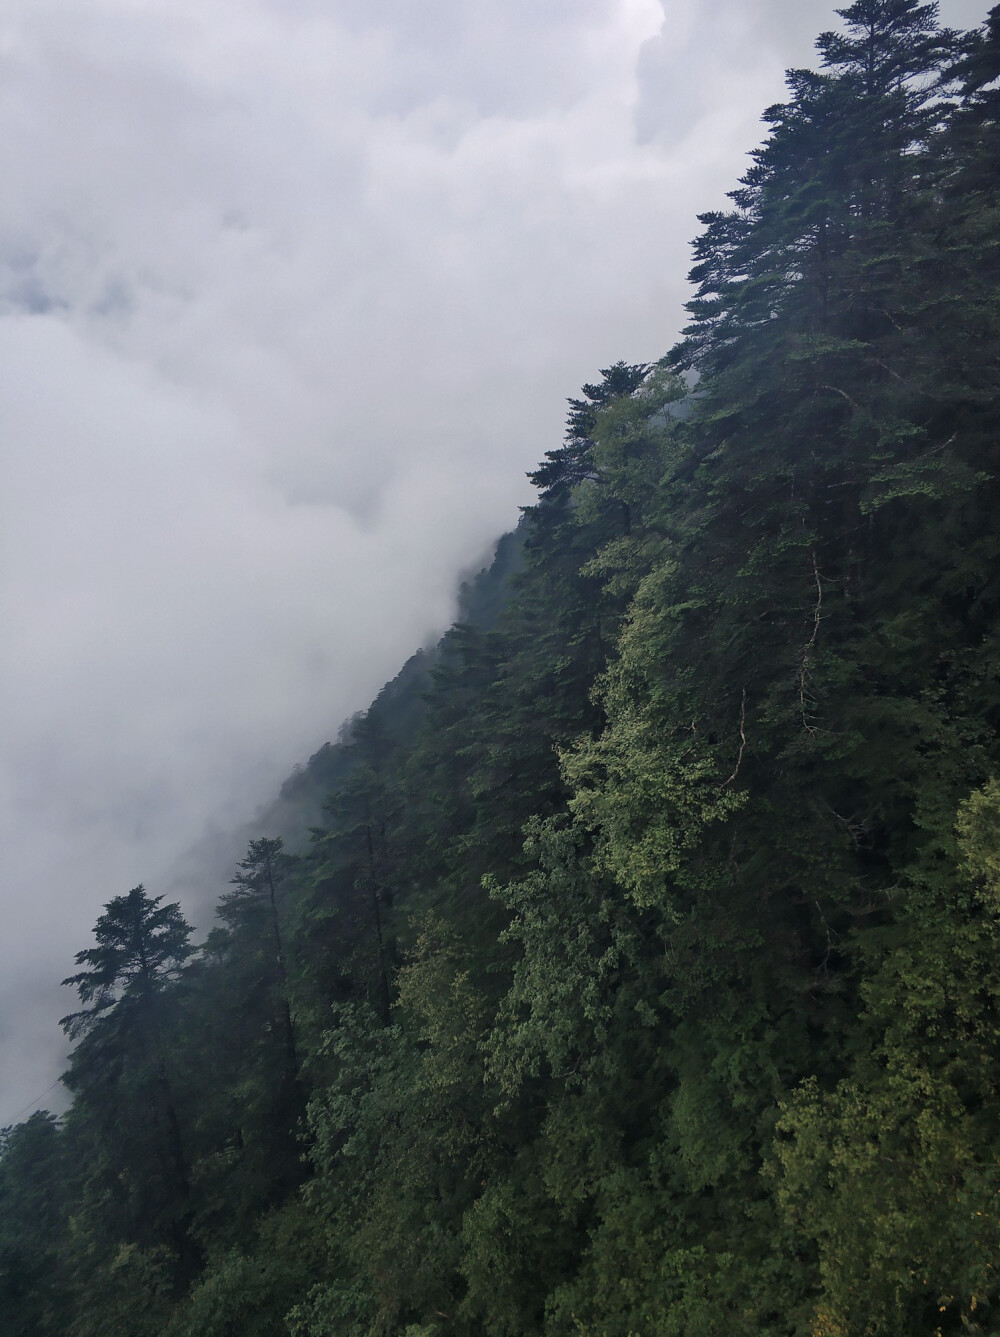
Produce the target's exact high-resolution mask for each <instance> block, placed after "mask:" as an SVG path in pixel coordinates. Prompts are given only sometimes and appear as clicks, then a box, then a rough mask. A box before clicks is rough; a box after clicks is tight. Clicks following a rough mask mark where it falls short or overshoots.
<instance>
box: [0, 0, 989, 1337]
mask: <svg viewBox="0 0 1000 1337" xmlns="http://www.w3.org/2000/svg"><path fill="white" fill-rule="evenodd" d="M838 12H839V13H840V14H841V17H842V18H843V20H844V27H843V30H842V31H841V32H839V33H836V34H834V33H825V34H823V35H822V36H821V37H820V39H819V42H818V47H819V52H820V55H821V63H820V68H819V70H818V71H815V72H814V71H806V70H796V71H794V72H792V74H791V75H790V77H789V95H788V101H787V102H785V103H783V104H781V105H778V106H774V107H772V108H770V109H769V110H768V112H767V113H766V117H765V119H766V121H767V122H768V124H769V126H770V133H769V136H768V138H767V140H766V142H765V143H764V145H763V146H762V147H761V148H760V149H759V150H757V152H756V153H755V154H754V161H753V165H752V167H751V168H750V170H749V172H748V173H747V175H746V177H745V178H744V180H743V182H742V184H741V186H740V188H739V189H738V190H736V191H735V192H734V193H733V195H732V203H733V207H732V209H731V210H729V211H728V212H724V213H723V212H720V213H713V214H709V215H706V216H704V217H703V219H702V220H701V221H702V223H703V224H704V230H703V232H702V234H701V237H700V239H699V240H698V241H697V243H696V267H695V269H694V271H693V278H694V281H695V283H696V284H697V294H696V296H695V298H694V300H693V301H692V303H691V307H690V309H691V314H692V323H691V325H690V327H689V329H688V330H687V332H686V335H685V338H684V340H683V342H681V343H680V344H679V346H678V347H676V348H675V349H674V350H673V351H672V352H671V353H670V354H669V356H668V357H666V358H664V359H663V360H662V361H661V362H659V363H657V364H655V365H653V366H645V365H639V366H635V365H629V364H626V363H618V364H617V365H615V366H613V367H610V368H608V369H607V370H606V371H604V372H603V373H602V377H603V379H602V380H601V381H600V382H599V383H597V384H594V385H587V386H585V387H584V390H583V397H582V398H580V399H577V400H572V401H570V402H571V412H570V416H569V425H568V430H567V436H566V440H565V443H564V444H563V445H562V446H561V447H560V448H559V449H556V450H553V451H552V452H550V453H549V455H548V456H547V457H546V460H545V461H544V463H543V464H542V465H541V466H540V468H539V469H538V471H537V473H536V474H535V475H534V481H535V483H536V484H537V485H538V487H539V490H540V497H539V500H538V503H537V505H535V506H533V507H532V508H530V509H529V510H528V511H527V512H526V513H525V515H524V518H523V520H522V523H521V525H520V526H519V528H518V531H517V533H516V534H515V535H511V536H508V537H507V538H506V539H505V540H503V541H502V543H501V545H500V548H499V550H498V555H497V560H496V562H495V564H494V567H493V569H492V570H491V571H490V572H489V573H486V574H484V575H483V576H482V577H481V578H480V579H479V580H478V581H477V582H476V583H475V584H474V585H473V587H472V588H471V589H470V590H468V591H467V592H466V598H465V605H464V608H465V611H464V614H463V620H462V621H461V622H460V623H459V624H457V625H456V626H454V627H453V628H452V629H451V631H450V632H449V633H448V634H447V635H446V636H445V637H444V639H443V641H442V642H441V644H440V645H439V647H438V648H437V650H436V651H435V652H434V653H433V654H425V655H422V656H419V657H418V658H417V659H415V660H414V661H411V663H410V664H409V665H408V666H407V668H406V670H404V673H403V674H402V675H401V676H400V678H399V679H397V680H396V682H395V683H393V684H390V686H389V687H388V688H386V689H385V691H383V693H382V694H381V695H380V697H379V698H378V699H377V700H376V702H375V703H374V704H373V705H372V707H371V708H370V709H369V710H368V711H367V712H366V713H365V714H364V715H362V716H360V717H359V718H357V719H356V720H354V721H352V723H351V724H350V726H349V727H348V729H347V730H346V731H345V733H344V736H343V737H342V739H341V741H340V742H339V743H338V744H337V745H335V746H334V747H328V748H326V749H324V750H323V752H322V753H320V754H318V755H317V757H316V758H314V759H313V762H312V763H311V766H310V772H309V773H310V775H311V776H312V777H313V779H314V780H315V779H316V777H322V778H323V781H324V783H326V784H327V786H328V787H329V789H330V791H331V792H330V794H329V798H328V800H327V806H326V810H325V813H326V817H325V821H324V823H323V825H322V826H321V827H320V828H318V829H316V830H315V831H314V832H313V839H312V842H311V845H310V847H309V849H308V852H307V853H305V854H302V855H299V856H297V857H295V858H293V857H291V856H289V855H288V854H287V853H286V852H285V851H284V849H283V848H282V845H281V842H280V841H279V840H275V839H268V838H261V839H257V840H254V841H252V842H251V844H250V847H249V849H248V850H247V854H246V858H245V859H244V860H243V862H242V863H241V864H240V866H239V868H238V869H237V870H236V875H235V878H234V880H233V883H232V884H231V889H230V891H229V892H228V893H227V894H226V895H225V896H224V897H223V898H222V901H221V904H220V905H219V922H218V926H217V927H215V928H214V929H213V930H212V932H211V933H210V934H209V936H208V938H207V940H206V941H205V942H204V944H202V945H201V946H200V947H198V948H197V949H196V948H195V947H194V946H193V945H192V942H191V929H190V927H189V926H188V925H187V924H186V923H185V921H184V919H183V917H182V915H181V913H180V910H179V908H178V907H177V906H176V905H168V904H164V903H163V900H162V898H160V899H157V898H156V897H155V896H151V895H149V894H147V892H146V891H144V890H143V888H141V887H137V888H134V889H133V890H132V891H129V892H128V893H127V894H126V895H122V896H119V897H116V898H115V899H113V900H111V901H110V902H109V903H108V905H107V906H106V907H105V912H104V914H103V915H102V917H101V918H100V919H99V920H98V923H97V928H96V935H95V942H96V945H95V946H94V947H92V948H90V949H88V950H86V951H84V952H81V953H80V955H79V957H78V966H79V967H80V971H79V973H78V974H77V975H75V976H74V977H73V978H72V980H71V981H70V983H71V984H73V985H74V986H75V987H76V989H77V991H78V993H79V999H80V1007H79V1010H78V1011H77V1012H75V1013H74V1014H73V1015H72V1016H70V1017H68V1018H67V1019H66V1023H65V1024H66V1026H67V1028H68V1030H69V1033H70V1035H71V1036H72V1038H73V1039H74V1041H75V1048H74V1050H73V1053H72V1059H71V1062H70V1067H69V1071H68V1073H67V1076H66V1081H67V1083H68V1085H69V1087H70V1090H71V1091H72V1094H73V1102H72V1107H71V1108H70V1110H69V1112H68V1114H66V1116H65V1117H63V1118H61V1119H55V1118H53V1117H51V1116H49V1115H47V1114H37V1115H34V1116H33V1117H32V1118H30V1119H29V1120H28V1121H27V1122H26V1123H23V1124H20V1125H19V1126H17V1127H15V1128H12V1129H7V1130H5V1132H4V1133H3V1142H2V1156H0V1326H2V1329H3V1331H4V1333H5V1334H10V1337H272V1335H273V1337H277V1335H278V1334H288V1335H289V1337H480V1335H482V1337H533V1335H537V1337H543V1334H544V1337H723V1334H724V1335H725V1337H792V1335H793V1334H794V1335H795V1337H867V1335H869V1334H870V1335H871V1337H932V1335H933V1334H939V1333H941V1334H943V1333H959V1332H961V1333H967V1334H976V1333H980V1334H987V1333H997V1332H1000V779H998V777H1000V733H998V730H1000V623H998V616H1000V523H998V521H1000V305H998V296H1000V228H998V222H1000V192H998V185H1000V88H998V77H1000V6H998V7H996V8H994V9H993V10H992V11H991V13H990V14H989V16H988V18H987V20H986V22H985V24H984V25H983V27H982V28H981V29H979V30H976V31H974V32H972V33H967V34H957V33H954V32H950V31H945V30H942V29H941V28H940V27H939V26H938V24H937V21H936V6H935V5H932V4H926V5H924V4H918V3H916V2H915V0H857V3H855V4H852V5H851V6H850V8H848V9H845V10H842V11H838Z"/></svg>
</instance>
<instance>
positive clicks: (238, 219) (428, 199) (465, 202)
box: [0, 0, 981, 1123]
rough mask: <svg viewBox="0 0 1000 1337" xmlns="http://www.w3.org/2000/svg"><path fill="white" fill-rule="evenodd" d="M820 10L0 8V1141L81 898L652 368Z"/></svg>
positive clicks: (81, 922) (264, 751)
mask: <svg viewBox="0 0 1000 1337" xmlns="http://www.w3.org/2000/svg"><path fill="white" fill-rule="evenodd" d="M944 17H945V18H946V19H947V20H948V21H954V22H958V23H964V24H969V23H973V22H976V21H977V20H978V19H979V18H980V17H981V15H980V13H979V11H978V9H974V8H970V7H969V6H968V5H967V4H966V0H953V3H952V4H950V5H948V6H946V7H945V8H944ZM831 20H832V16H831V13H830V10H829V9H828V8H827V6H826V5H823V4H817V3H813V2H812V0H810V3H803V4H800V5H797V6H795V7H794V8H790V7H789V6H788V5H787V3H783V2H782V0H759V2H757V3H746V0H663V3H662V5H661V4H660V3H659V0H509V3H505V4H503V5H482V4H477V3H475V2H474V0H425V3H423V4H421V5H414V4H412V3H411V0H380V2H379V3H373V2H372V0H213V3H212V4H211V5H205V4H204V3H202V0H197V3H196V2H195V0H72V2H71V0H7V2H6V4H5V6H4V9H3V12H2V15H0V123H2V128H3V133H2V135H0V178H2V180H3V182H4V189H3V192H2V194H0V421H2V424H3V436H2V445H0V450H2V452H3V479H4V487H3V491H2V495H0V526H2V527H0V610H2V615H3V626H4V632H5V635H4V640H3V649H2V651H0V839H2V841H3V848H4V851H5V859H4V866H3V874H2V877H3V890H2V895H3V905H4V916H5V929H6V931H5V933H4V935H3V937H2V939H0V1074H2V1075H0V1123H3V1122H5V1121H6V1120H8V1119H10V1118H13V1117H15V1116H17V1115H18V1114H19V1113H20V1110H21V1106H22V1105H24V1104H26V1103H27V1102H28V1101H29V1100H31V1098H32V1097H33V1096H35V1095H37V1094H38V1093H39V1092H40V1091H41V1090H42V1089H43V1087H45V1086H46V1085H48V1083H49V1082H50V1081H51V1080H52V1078H53V1077H54V1076H55V1073H56V1071H57V1068H58V1062H59V1054H58V1044H57V1032H56V1030H55V1028H54V1021H55V1018H56V1017H58V1015H59V1012H60V1011H65V1010H68V1009H69V1007H70V1006H71V1005H72V999H69V998H66V997H60V995H59V990H58V988H57V987H56V982H57V981H58V979H59V978H60V977H61V976H62V975H64V974H67V973H68V972H69V970H70V969H71V968H72V957H73V953H74V952H75V951H76V950H78V949H79V948H81V947H83V946H86V944H87V942H88V940H89V932H90V928H91V926H92V924H93V922H94V920H95V919H96V917H97V914H98V913H99V912H100V907H101V905H102V903H103V902H104V901H105V900H107V899H108V898H109V897H110V896H112V895H117V894H119V893H121V892H123V891H125V890H127V888H128V887H129V886H132V885H134V883H136V882H138V881H140V880H143V881H145V882H147V884H148V885H149V886H150V889H151V891H152V892H154V893H157V892H159V891H161V890H164V889H169V887H170V886H171V885H172V884H171V882H170V875H171V874H170V870H171V867H172V865H173V861H174V860H175V858H176V857H177V856H178V855H180V854H181V853H182V852H183V851H184V850H185V849H186V848H188V847H189V846H191V845H192V844H193V843H194V842H195V841H196V840H198V839H199V838H200V837H201V836H202V835H203V834H204V832H205V831H206V830H211V829H213V828H216V827H225V826H226V825H227V824H236V823H238V822H239V821H241V820H243V819H244V818H245V817H246V816H247V815H248V814H249V813H251V812H252V811H253V809H254V808H255V807H256V805H258V804H259V803H260V802H262V801H263V800H265V799H267V798H268V797H269V796H270V795H271V794H272V793H273V792H274V790H275V788H276V786H277V784H278V782H279V781H280V779H281V778H282V776H283V775H284V774H286V773H287V772H288V770H289V769H290V768H291V766H292V764H293V763H294V762H295V761H297V760H299V759H301V758H303V757H304V756H305V755H307V754H308V753H309V752H310V751H312V750H314V749H315V747H316V746H318V745H319V744H320V743H321V742H322V741H323V740H324V739H325V738H326V737H328V736H330V734H331V733H332V732H333V731H334V730H335V728H336V726H337V723H338V722H339V720H340V719H342V718H343V717H345V716H346V715H348V714H349V713H351V712H352V711H354V710H356V709H358V708H359V707H362V706H363V705H364V704H365V703H366V702H367V701H368V700H369V699H370V698H371V696H372V694H373V693H374V691H375V690H377V688H378V687H379V685H380V684H381V683H382V682H383V681H384V680H385V679H386V678H387V677H388V676H390V675H391V674H392V673H393V672H394V671H395V669H396V668H397V667H398V665H399V664H400V663H401V661H402V659H403V658H404V657H405V656H406V654H408V653H409V652H410V651H411V650H412V649H413V648H414V647H415V646H416V645H418V644H419V643H420V642H422V641H424V640H426V639H427V638H428V637H429V636H430V635H431V634H432V633H433V632H435V631H436V630H439V629H441V628H442V626H443V625H444V624H445V623H446V622H447V620H448V617H449V615H450V611H451V597H452V590H453V586H454V582H455V577H456V573H457V572H458V571H459V569H460V568H462V567H463V566H464V565H465V564H467V563H468V562H470V561H472V560H474V559H475V558H476V557H477V556H478V555H479V554H480V553H481V551H482V550H483V548H484V547H485V545H486V543H487V541H488V540H489V538H490V537H491V536H494V535H496V534H497V533H498V532H500V531H501V530H502V529H504V528H506V527H508V526H509V525H510V524H511V523H512V522H513V521H514V519H515V516H516V507H517V505H518V504H519V503H522V502H524V501H527V500H528V499H529V498H528V489H527V485H526V483H525V481H524V477H523V475H524V471H525V470H526V469H529V468H531V467H532V466H533V465H534V464H535V463H536V462H537V460H538V459H539V458H540V457H541V455H542V453H543V452H544V450H546V449H547V448H549V447H551V445H552V444H553V443H554V442H556V441H558V439H559V437H560V435H561V428H562V417H563V407H564V405H563V400H564V397H565V396H566V395H568V394H571V393H573V392H574V391H575V390H576V388H577V386H578V385H579V384H580V383H581V381H583V380H585V379H590V378H591V377H592V376H593V375H594V373H595V371H596V370H597V368H598V367H599V366H602V365H607V363H608V361H613V360H614V359H616V358H618V357H625V358H629V359H632V360H638V359H642V358H652V357H655V356H658V355H659V354H660V353H661V352H662V351H664V350H665V349H666V348H667V347H668V346H669V344H670V343H671V342H672V340H673V338H674V337H675V335H676V332H677V330H678V328H679V325H680V323H681V319H682V312H681V304H682V302H683V300H684V298H685V296H686V287H685V283H684V274H685V271H686V269H687V264H688V259H687V240H688V238H689V237H690V236H691V235H692V234H693V232H694V231H695V228H696V224H695V221H694V215H695V214H696V213H697V212H698V211H700V210H702V209H704V208H709V207H713V206H715V205H717V204H718V203H719V201H720V200H721V198H722V194H723V192H724V191H725V190H726V189H729V188H731V187H732V185H733V184H734V182H735V179H736V177H737V176H738V175H739V173H740V171H741V169H742V164H743V162H744V161H745V157H744V155H745V153H746V151H747V150H748V149H749V148H751V147H752V146H753V144H754V143H755V142H756V140H757V139H758V137H759V125H758V117H759V114H760V111H761V109H762V108H763V106H764V105H766V104H767V103H768V102H771V101H774V100H775V99H776V98H777V97H779V96H780V95H781V92H782V81H781V72H782V69H783V67H784V66H786V65H788V64H797V63H802V62H804V61H806V60H808V59H809V56H810V50H811V42H812V39H813V37H814V36H815V33H816V32H817V31H818V30H819V29H820V28H822V27H825V26H829V24H830V22H831ZM214 890H215V889H214V888H207V889H206V894H207V895H209V896H211V894H212V893H213V892H214ZM52 1099H53V1097H52V1096H51V1095H50V1096H49V1097H48V1100H49V1101H50V1102H51V1100H52Z"/></svg>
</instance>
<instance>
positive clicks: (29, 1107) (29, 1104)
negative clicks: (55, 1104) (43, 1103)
mask: <svg viewBox="0 0 1000 1337" xmlns="http://www.w3.org/2000/svg"><path fill="white" fill-rule="evenodd" d="M61 1081H62V1078H61V1077H57V1078H56V1079H55V1081H54V1082H53V1083H52V1085H51V1086H47V1087H46V1088H45V1090H44V1091H43V1092H42V1094H41V1095H40V1096H35V1098H34V1100H29V1101H28V1103H27V1105H25V1107H24V1109H23V1110H18V1112H17V1113H16V1114H15V1115H14V1118H13V1119H12V1121H11V1122H12V1123H17V1121H18V1119H20V1117H21V1115H22V1114H24V1113H25V1112H26V1111H27V1110H30V1109H31V1107H32V1105H37V1104H38V1102H39V1101H40V1100H44V1099H45V1097H46V1096H47V1095H48V1094H49V1092H50V1091H54V1090H55V1089H56V1087H57V1086H58V1085H59V1084H60V1082H61Z"/></svg>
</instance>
